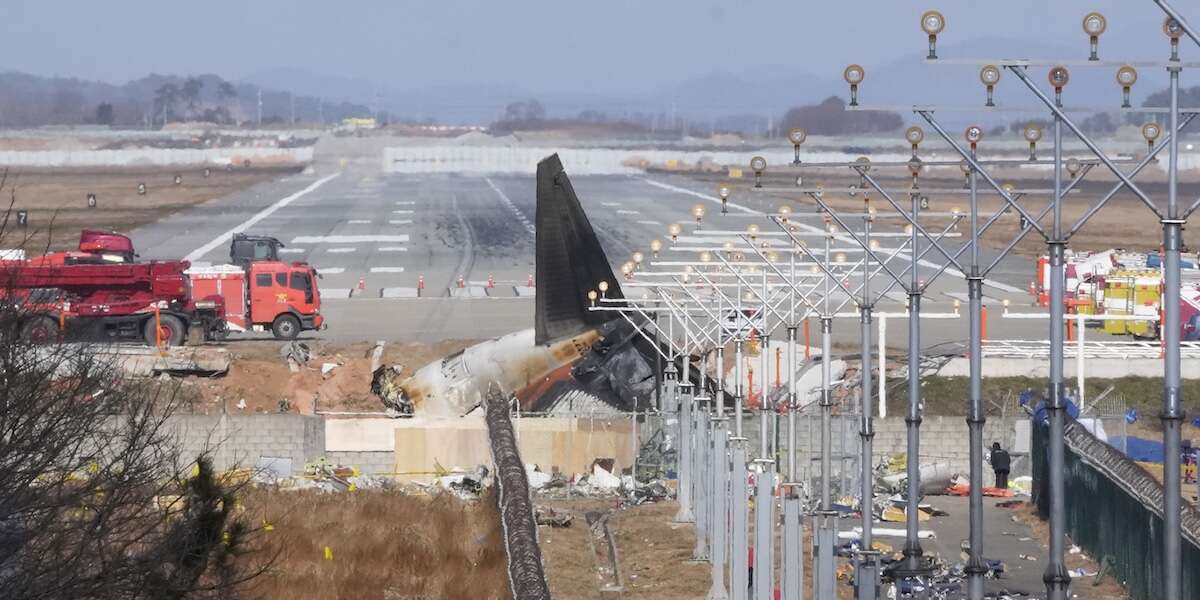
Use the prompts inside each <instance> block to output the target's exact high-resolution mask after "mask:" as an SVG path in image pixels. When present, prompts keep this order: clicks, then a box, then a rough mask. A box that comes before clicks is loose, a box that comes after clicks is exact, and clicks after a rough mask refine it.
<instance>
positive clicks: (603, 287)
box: [596, 263, 629, 297]
mask: <svg viewBox="0 0 1200 600" xmlns="http://www.w3.org/2000/svg"><path fill="white" fill-rule="evenodd" d="M625 264H629V263H625ZM621 270H622V271H624V270H625V269H624V268H622V269H621ZM596 287H597V288H599V289H600V296H601V297H603V296H604V295H605V294H607V293H608V282H607V281H601V282H600V283H598V284H596Z"/></svg>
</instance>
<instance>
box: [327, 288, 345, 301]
mask: <svg viewBox="0 0 1200 600" xmlns="http://www.w3.org/2000/svg"><path fill="white" fill-rule="evenodd" d="M350 291H351V288H321V299H322V300H345V299H347V298H349V297H350Z"/></svg>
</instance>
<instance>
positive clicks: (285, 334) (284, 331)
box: [271, 315, 300, 340]
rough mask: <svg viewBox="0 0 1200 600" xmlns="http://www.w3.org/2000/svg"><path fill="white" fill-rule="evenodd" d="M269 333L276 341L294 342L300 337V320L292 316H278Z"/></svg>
mask: <svg viewBox="0 0 1200 600" xmlns="http://www.w3.org/2000/svg"><path fill="white" fill-rule="evenodd" d="M271 333H273V334H275V339H277V340H294V339H296V336H298V335H300V319H297V318H296V317H295V316H294V315H279V316H278V317H275V322H274V323H272V324H271Z"/></svg>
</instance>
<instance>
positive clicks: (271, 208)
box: [184, 172, 341, 261]
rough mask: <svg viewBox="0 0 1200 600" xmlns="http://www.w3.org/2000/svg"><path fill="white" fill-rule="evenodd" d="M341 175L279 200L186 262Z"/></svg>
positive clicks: (210, 243)
mask: <svg viewBox="0 0 1200 600" xmlns="http://www.w3.org/2000/svg"><path fill="white" fill-rule="evenodd" d="M339 175H341V173H340V172H339V173H334V174H332V175H326V176H325V177H322V178H321V179H318V180H316V181H314V182H312V183H311V184H309V186H308V187H306V188H304V189H302V190H300V191H298V192H296V193H294V194H292V195H290V196H286V197H284V198H281V199H279V200H278V201H276V202H275V203H274V204H272V205H270V206H268V207H266V208H264V209H262V210H260V211H258V213H256V214H255V215H254V216H252V217H250V218H249V219H246V220H245V221H243V222H242V223H241V224H240V225H238V226H237V227H234V228H233V229H230V230H229V231H226V232H225V233H222V234H221V235H218V236H217V237H215V238H213V239H212V241H210V242H208V243H207V244H204V245H203V246H200V247H199V248H196V249H195V250H192V252H191V253H190V254H188V255H187V256H186V257H184V260H190V261H195V260H197V259H199V258H200V257H202V256H204V255H205V254H208V253H209V252H212V251H213V250H214V249H216V248H217V247H218V246H223V245H225V243H226V242H228V241H229V240H230V239H232V238H233V234H235V233H241V232H243V231H245V230H247V229H249V228H251V227H253V226H254V225H255V224H256V223H258V222H259V221H261V220H263V219H265V218H267V217H268V216H270V215H271V213H274V212H275V211H277V210H279V209H281V208H283V207H285V206H287V205H289V204H291V203H292V202H295V201H296V200H298V199H300V198H303V197H304V196H307V195H308V194H310V193H312V192H314V191H316V190H317V188H320V187H321V186H323V185H325V184H326V183H329V182H330V181H332V180H333V179H335V178H336V177H337V176H339Z"/></svg>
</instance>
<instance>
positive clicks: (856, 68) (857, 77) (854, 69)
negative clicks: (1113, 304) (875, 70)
mask: <svg viewBox="0 0 1200 600" xmlns="http://www.w3.org/2000/svg"><path fill="white" fill-rule="evenodd" d="M864 77H866V72H864V71H863V68H862V66H861V65H850V66H848V67H846V70H845V71H842V78H843V79H845V80H846V83H848V84H850V106H858V84H860V83H862V82H863V78H864Z"/></svg>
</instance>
